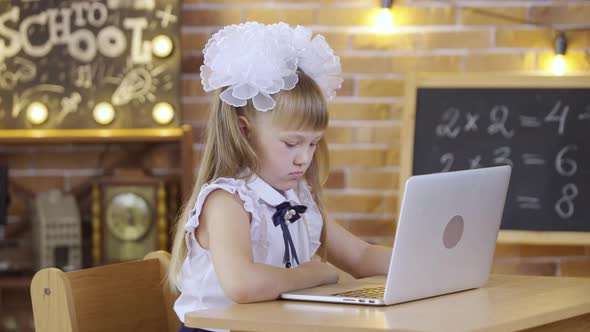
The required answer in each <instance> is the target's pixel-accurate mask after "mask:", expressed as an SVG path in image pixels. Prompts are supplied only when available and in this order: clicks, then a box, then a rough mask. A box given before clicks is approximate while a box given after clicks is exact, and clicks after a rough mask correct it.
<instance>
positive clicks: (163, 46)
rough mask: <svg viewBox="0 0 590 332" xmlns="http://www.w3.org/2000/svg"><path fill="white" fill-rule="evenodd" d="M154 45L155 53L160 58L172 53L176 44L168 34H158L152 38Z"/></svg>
mask: <svg viewBox="0 0 590 332" xmlns="http://www.w3.org/2000/svg"><path fill="white" fill-rule="evenodd" d="M152 47H153V52H154V55H155V56H157V57H159V58H165V57H167V56H169V55H170V54H171V53H172V49H173V48H174V44H173V43H172V39H170V37H168V36H166V35H158V36H156V37H155V38H154V39H152Z"/></svg>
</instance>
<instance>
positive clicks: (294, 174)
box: [289, 172, 303, 177]
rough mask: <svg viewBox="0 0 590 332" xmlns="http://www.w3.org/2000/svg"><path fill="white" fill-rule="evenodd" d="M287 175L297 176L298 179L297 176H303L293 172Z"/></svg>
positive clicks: (301, 173)
mask: <svg viewBox="0 0 590 332" xmlns="http://www.w3.org/2000/svg"><path fill="white" fill-rule="evenodd" d="M289 175H292V176H298V177H299V176H303V172H293V173H289Z"/></svg>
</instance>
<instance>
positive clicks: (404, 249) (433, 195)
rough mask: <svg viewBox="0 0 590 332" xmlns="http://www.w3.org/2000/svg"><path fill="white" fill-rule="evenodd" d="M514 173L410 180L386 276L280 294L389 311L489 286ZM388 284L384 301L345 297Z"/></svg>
mask: <svg viewBox="0 0 590 332" xmlns="http://www.w3.org/2000/svg"><path fill="white" fill-rule="evenodd" d="M510 173H511V168H510V167H509V166H499V167H491V168H483V169H477V170H467V171H456V172H449V173H437V174H429V175H418V176H412V177H410V178H409V179H408V180H407V182H406V186H405V192H404V195H403V199H402V204H401V211H400V217H399V222H398V226H397V232H396V235H395V242H394V247H393V249H392V256H391V261H390V265H389V272H388V275H387V277H386V278H385V277H384V276H375V277H371V278H365V279H359V280H355V281H353V282H346V283H339V284H333V285H323V286H319V287H312V288H308V289H302V290H295V291H290V292H286V293H283V294H281V298H283V299H290V300H302V301H320V302H335V303H356V304H366V305H389V304H395V303H401V302H406V301H412V300H417V299H422V298H426V297H432V296H436V295H441V294H446V293H451V292H457V291H461V290H466V289H471V288H478V287H481V286H483V285H484V284H485V283H486V281H487V279H488V277H489V274H490V270H491V266H492V259H493V255H494V250H495V247H496V238H497V235H498V230H499V228H500V222H501V220H502V212H503V209H504V201H505V200H506V194H507V191H508V183H509V179H510ZM384 284H385V292H384V294H383V295H382V296H380V297H374V298H372V297H356V296H354V297H353V296H350V295H346V294H347V293H350V292H351V291H356V290H359V289H365V288H368V289H374V288H375V287H377V286H379V285H384Z"/></svg>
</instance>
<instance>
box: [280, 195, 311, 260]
mask: <svg viewBox="0 0 590 332" xmlns="http://www.w3.org/2000/svg"><path fill="white" fill-rule="evenodd" d="M276 209H277V212H275V214H273V216H272V222H273V224H274V225H275V226H281V230H282V231H283V242H284V243H285V255H284V256H283V263H285V267H286V268H290V267H291V256H292V257H293V259H294V260H295V262H297V264H299V258H297V251H296V250H295V244H294V243H293V239H292V238H291V233H289V228H288V227H287V225H288V224H292V223H294V222H296V221H297V220H299V219H301V215H300V214H301V213H304V212H305V211H306V210H307V207H306V206H305V205H292V204H291V202H288V201H287V202H283V203H281V204H279V205H277V206H276Z"/></svg>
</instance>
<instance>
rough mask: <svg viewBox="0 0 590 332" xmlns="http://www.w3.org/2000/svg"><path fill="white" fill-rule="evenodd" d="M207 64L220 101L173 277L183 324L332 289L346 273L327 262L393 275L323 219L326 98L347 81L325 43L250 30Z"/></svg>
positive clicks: (209, 55)
mask: <svg viewBox="0 0 590 332" xmlns="http://www.w3.org/2000/svg"><path fill="white" fill-rule="evenodd" d="M204 54H205V61H204V65H203V66H202V67H201V77H202V82H203V85H204V87H205V90H206V91H213V90H214V91H215V94H214V98H213V105H212V109H211V114H210V117H209V123H208V125H207V139H206V146H205V151H204V154H203V157H202V161H201V165H200V168H199V175H198V179H197V183H196V186H195V189H194V191H193V193H192V195H191V197H190V199H189V201H188V203H187V204H186V205H185V207H184V210H183V213H182V214H181V216H180V219H179V221H178V223H177V228H176V233H175V236H174V243H173V248H172V259H171V263H170V272H169V277H170V278H169V280H170V283H171V287H177V288H178V289H179V290H180V292H181V295H180V297H179V298H178V300H177V301H176V303H175V305H174V309H175V311H176V313H177V314H178V317H179V318H180V320H181V321H183V322H184V315H185V314H186V313H187V312H190V311H195V310H200V309H206V308H214V307H221V306H226V305H229V304H231V303H234V302H237V303H249V302H258V301H268V300H274V299H277V298H278V297H279V295H280V294H281V293H283V292H285V291H289V290H294V289H301V288H307V287H313V286H317V285H321V284H327V283H335V282H337V281H338V272H337V270H336V269H335V268H333V267H332V265H328V264H327V263H325V261H326V259H327V260H328V261H329V262H330V263H332V264H333V265H334V266H336V267H338V268H340V269H342V270H344V271H347V272H348V273H350V274H352V275H353V276H354V277H357V278H359V277H367V276H373V275H377V274H387V268H388V265H389V259H390V255H391V249H390V248H385V247H379V246H374V245H370V244H368V243H366V242H364V241H362V240H360V239H359V238H357V237H355V236H354V235H352V234H351V233H349V232H348V231H346V230H345V229H344V228H343V227H341V226H340V225H339V224H337V223H335V222H333V221H331V220H330V219H328V218H326V216H325V213H324V208H323V204H322V195H321V186H322V184H323V183H324V181H325V179H326V177H327V174H328V153H327V152H328V151H327V145H326V142H325V139H324V132H325V130H326V128H327V126H328V110H327V106H326V100H325V96H327V97H333V96H334V89H337V88H340V84H341V82H342V79H340V78H339V77H337V75H338V74H339V73H340V60H339V58H338V57H336V56H334V54H333V51H332V49H331V48H330V47H329V46H328V44H327V43H326V42H325V40H324V39H323V37H321V36H316V37H315V38H314V39H311V31H310V30H308V29H306V28H303V27H297V28H291V27H289V26H288V25H286V24H283V23H281V24H275V25H262V24H258V23H245V24H240V25H233V26H229V27H226V28H224V29H223V30H221V31H219V32H218V33H216V34H215V35H214V36H213V37H212V38H211V39H210V40H209V42H208V43H207V46H206V48H205V51H204ZM315 254H319V255H320V257H321V258H322V260H321V261H319V260H314V259H312V257H313V256H314V255H315ZM192 330H193V329H188V328H186V327H184V325H182V327H181V331H192Z"/></svg>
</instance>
